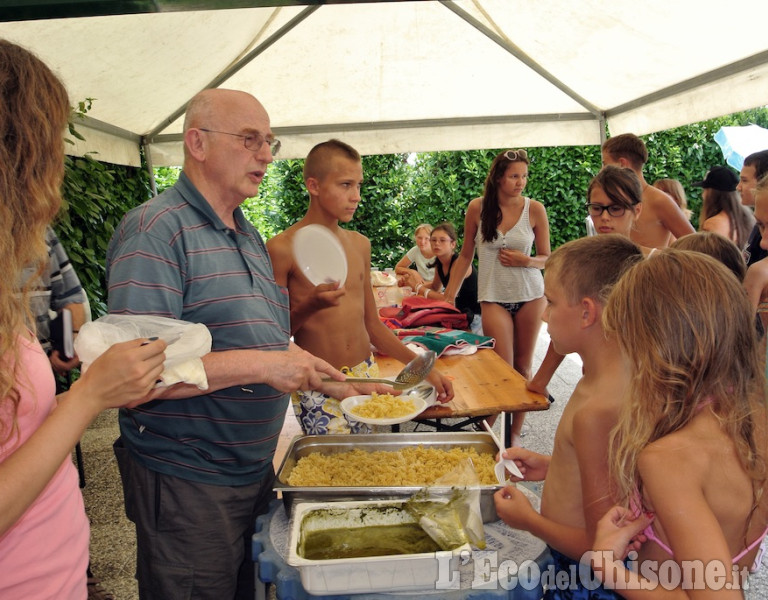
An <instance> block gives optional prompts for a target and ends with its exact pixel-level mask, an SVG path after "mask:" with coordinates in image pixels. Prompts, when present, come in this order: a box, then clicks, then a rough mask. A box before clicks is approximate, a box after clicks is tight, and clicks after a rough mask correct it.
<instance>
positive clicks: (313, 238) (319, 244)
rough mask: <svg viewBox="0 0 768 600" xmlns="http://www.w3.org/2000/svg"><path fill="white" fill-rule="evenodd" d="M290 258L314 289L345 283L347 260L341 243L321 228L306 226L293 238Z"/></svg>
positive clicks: (320, 226)
mask: <svg viewBox="0 0 768 600" xmlns="http://www.w3.org/2000/svg"><path fill="white" fill-rule="evenodd" d="M293 255H294V257H295V258H296V264H297V265H298V267H299V269H300V270H301V272H302V273H304V275H305V276H306V278H307V279H309V280H310V281H311V282H312V284H313V285H320V284H321V283H331V282H334V281H338V282H339V285H340V286H341V285H344V282H345V281H346V280H347V256H346V255H345V254H344V248H343V247H342V245H341V242H339V240H338V239H337V238H336V236H335V235H333V234H332V233H331V232H330V231H329V230H328V228H326V227H323V226H322V225H307V226H306V227H302V228H301V229H299V230H298V231H297V232H296V233H295V234H294V235H293Z"/></svg>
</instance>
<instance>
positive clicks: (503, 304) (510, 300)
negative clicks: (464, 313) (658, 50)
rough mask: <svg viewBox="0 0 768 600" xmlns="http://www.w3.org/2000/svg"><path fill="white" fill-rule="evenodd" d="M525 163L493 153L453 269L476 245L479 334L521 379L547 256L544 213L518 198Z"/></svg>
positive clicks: (521, 155)
mask: <svg viewBox="0 0 768 600" xmlns="http://www.w3.org/2000/svg"><path fill="white" fill-rule="evenodd" d="M529 164H530V160H529V159H528V153H527V152H526V151H525V150H507V151H505V152H501V153H500V154H499V155H498V156H496V158H495V159H494V161H493V163H492V164H491V168H490V170H489V172H488V176H487V178H486V180H485V191H484V193H483V196H482V197H480V198H475V199H474V200H472V201H471V202H470V203H469V206H468V207H467V213H466V216H465V219H464V246H463V247H462V249H461V258H460V260H461V262H458V261H457V267H459V268H466V267H467V265H469V264H470V263H471V261H472V258H473V256H474V254H475V249H477V257H478V300H479V302H480V309H481V313H482V323H483V334H484V335H488V336H492V337H493V338H495V339H496V347H495V350H496V352H497V353H498V354H499V355H500V356H501V357H502V358H503V359H504V360H505V361H506V362H507V363H509V364H510V365H512V366H513V367H514V368H515V369H516V370H517V371H518V372H519V373H521V374H522V375H523V377H526V378H528V377H530V371H531V362H532V360H533V352H534V349H535V346H536V339H537V337H538V335H539V329H540V327H541V313H542V312H543V310H544V306H545V300H544V279H543V277H542V274H541V270H542V269H543V268H544V264H545V263H546V261H547V258H548V257H549V254H550V242H549V221H548V219H547V211H546V209H545V208H544V205H543V204H542V203H541V202H538V201H536V200H532V199H530V198H527V197H525V196H523V192H524V191H525V186H526V184H527V183H528V165H529ZM534 250H535V255H534ZM457 290H458V287H454V282H451V284H450V285H449V286H448V287H447V289H446V296H447V297H448V298H453V297H454V296H455V294H456V291H457ZM524 418H525V413H515V416H514V419H513V422H512V432H511V433H512V436H511V437H508V438H507V439H510V440H512V443H513V445H519V440H520V431H521V429H522V426H523V419H524Z"/></svg>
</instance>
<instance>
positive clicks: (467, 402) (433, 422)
mask: <svg viewBox="0 0 768 600" xmlns="http://www.w3.org/2000/svg"><path fill="white" fill-rule="evenodd" d="M376 362H377V363H378V364H379V371H380V372H381V375H383V376H385V377H388V376H394V375H397V374H398V373H399V372H400V371H401V370H402V368H403V364H402V363H401V362H400V361H398V360H395V359H393V358H390V357H389V356H377V357H376ZM435 368H436V369H437V370H438V371H440V372H441V373H442V374H443V375H446V376H448V377H450V378H451V379H452V383H453V391H454V394H455V396H454V398H453V400H451V401H450V402H448V403H447V404H435V405H434V406H430V407H429V408H427V409H426V410H425V411H424V412H423V413H421V414H420V415H419V416H418V418H417V419H414V420H415V421H419V422H422V423H425V424H427V425H429V426H432V427H435V429H438V430H456V429H463V428H464V427H466V426H467V425H470V424H472V423H477V422H479V421H480V420H482V419H483V417H488V416H489V415H495V414H498V413H500V412H502V411H504V412H505V413H506V416H505V420H506V428H507V432H509V428H510V423H511V413H514V412H519V411H531V410H547V409H548V408H549V400H548V399H547V398H546V397H545V396H542V395H541V394H535V393H533V392H529V391H528V390H526V389H525V379H524V378H523V376H522V375H520V373H518V372H517V371H515V369H513V368H512V367H511V366H509V365H508V364H507V363H506V362H505V361H504V359H502V358H501V357H500V356H499V355H498V354H496V353H495V352H494V351H493V350H491V349H490V348H484V349H481V350H478V351H477V352H476V353H475V354H468V355H460V354H457V355H453V356H443V357H441V358H439V359H437V362H436V363H435ZM454 418H463V419H462V420H461V422H459V423H456V424H451V425H447V424H444V423H442V422H441V420H442V419H454ZM507 439H511V438H509V437H507Z"/></svg>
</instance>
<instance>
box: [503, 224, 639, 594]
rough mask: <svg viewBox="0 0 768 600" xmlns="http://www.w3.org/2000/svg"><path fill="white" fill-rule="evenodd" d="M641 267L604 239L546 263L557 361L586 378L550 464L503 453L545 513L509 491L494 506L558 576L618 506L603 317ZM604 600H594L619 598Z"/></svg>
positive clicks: (612, 394) (621, 241)
mask: <svg viewBox="0 0 768 600" xmlns="http://www.w3.org/2000/svg"><path fill="white" fill-rule="evenodd" d="M641 260H643V254H642V252H641V250H640V248H638V247H637V246H636V245H635V244H634V243H633V242H632V241H630V240H628V239H627V238H626V237H625V236H622V235H618V234H606V235H601V236H595V237H586V238H581V239H578V240H575V241H572V242H569V243H567V244H563V245H562V246H561V247H560V248H558V249H557V250H556V251H555V252H554V253H553V254H552V256H550V258H549V260H548V261H547V270H546V272H545V274H544V295H545V296H546V298H547V308H546V310H545V311H544V315H543V319H544V320H545V321H546V322H547V326H548V330H549V335H550V337H551V339H552V342H553V344H554V347H555V350H556V351H557V352H558V353H560V354H563V355H565V354H568V353H570V352H576V353H578V354H579V356H580V357H581V359H582V360H583V363H584V369H583V376H582V378H581V379H580V380H579V382H578V384H577V385H576V387H575V388H574V390H573V394H572V395H571V398H570V400H569V401H568V404H567V405H566V407H565V410H564V411H563V415H562V417H561V419H560V423H559V425H558V427H557V431H556V432H555V443H554V451H553V453H552V456H551V457H549V456H543V455H541V454H537V453H535V452H531V451H530V450H526V449H524V448H509V449H507V450H506V451H505V453H504V455H505V457H506V458H511V459H514V460H515V461H516V462H517V464H518V465H519V466H520V468H521V471H522V472H523V474H524V475H525V479H526V480H528V481H540V480H542V479H544V489H543V492H542V496H541V513H537V512H536V511H535V510H534V509H533V507H532V506H531V504H530V503H529V502H528V500H527V498H526V496H525V495H524V494H523V493H522V492H520V491H519V490H517V489H516V488H515V487H512V486H508V487H506V488H504V489H502V490H499V491H498V492H497V493H496V495H495V497H494V500H495V504H496V511H497V512H498V514H499V516H500V517H501V518H502V519H503V520H504V521H505V522H506V523H507V524H508V525H510V526H511V527H514V528H517V529H524V530H526V531H530V532H531V533H532V534H533V535H535V536H536V537H539V538H541V539H542V540H544V541H545V542H546V543H547V544H548V545H549V547H550V550H551V551H552V556H553V558H554V560H555V567H556V569H557V570H558V571H559V570H564V571H566V572H568V568H569V565H573V564H578V561H579V558H580V557H581V556H582V554H584V553H585V552H586V551H587V550H589V548H590V544H591V540H592V538H593V536H594V532H595V526H596V524H597V521H598V520H599V519H600V518H601V517H602V516H603V515H604V514H605V513H606V512H607V511H608V510H609V509H610V508H611V506H612V505H613V504H614V503H613V501H612V498H611V496H610V493H609V490H608V483H607V482H608V479H609V478H608V456H607V452H606V448H607V447H608V445H609V442H608V440H609V433H610V431H611V429H612V428H613V426H614V425H616V423H617V421H618V414H619V409H620V406H621V399H622V396H623V394H624V390H625V386H626V381H625V380H624V378H623V377H622V375H621V374H622V372H623V370H624V367H623V365H622V362H621V361H622V359H621V355H620V353H619V347H618V344H617V343H616V340H615V339H611V338H609V339H606V337H605V334H604V333H603V327H602V321H601V317H602V309H603V304H604V302H605V300H606V299H607V296H608V292H609V291H610V287H611V286H612V285H613V284H614V283H616V282H617V281H618V280H619V278H620V277H621V275H622V274H623V273H624V272H625V271H626V270H627V269H628V268H629V267H630V266H632V265H634V264H636V263H638V262H640V261H641ZM570 591H572V590H569V592H570ZM603 591H604V590H600V592H603ZM595 592H596V591H593V592H590V593H592V594H595ZM607 594H608V595H607V596H602V595H595V596H594V598H602V597H607V598H618V596H616V595H613V594H612V592H607ZM546 597H547V598H557V597H558V596H557V590H548V592H547V596H546ZM574 597H581V596H578V595H577V596H574ZM585 597H586V596H585ZM589 597H590V598H592V597H593V596H589Z"/></svg>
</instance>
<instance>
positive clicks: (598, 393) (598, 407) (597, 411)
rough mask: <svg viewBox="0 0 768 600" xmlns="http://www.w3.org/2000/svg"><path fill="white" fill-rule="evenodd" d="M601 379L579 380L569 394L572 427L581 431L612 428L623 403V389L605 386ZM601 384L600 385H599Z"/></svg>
mask: <svg viewBox="0 0 768 600" xmlns="http://www.w3.org/2000/svg"><path fill="white" fill-rule="evenodd" d="M601 379H602V378H593V379H591V380H587V381H585V380H584V378H582V379H581V380H579V382H578V383H577V384H576V387H575V388H574V390H573V393H572V394H571V400H569V403H570V402H571V401H575V402H574V410H573V411H572V420H573V422H574V427H578V428H579V429H580V430H582V432H584V431H583V430H584V429H586V430H592V429H599V430H601V431H602V430H603V429H604V428H605V427H606V426H607V425H609V426H610V427H613V425H614V424H615V423H616V421H617V420H618V416H619V410H620V409H621V404H622V402H623V389H620V388H619V387H618V386H614V385H610V382H607V383H608V385H605V383H606V382H604V381H601ZM601 384H602V385H601Z"/></svg>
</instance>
